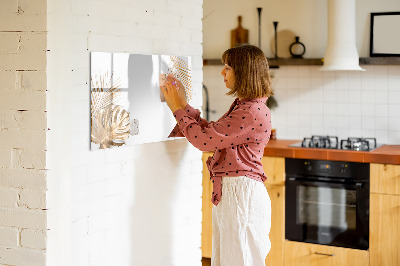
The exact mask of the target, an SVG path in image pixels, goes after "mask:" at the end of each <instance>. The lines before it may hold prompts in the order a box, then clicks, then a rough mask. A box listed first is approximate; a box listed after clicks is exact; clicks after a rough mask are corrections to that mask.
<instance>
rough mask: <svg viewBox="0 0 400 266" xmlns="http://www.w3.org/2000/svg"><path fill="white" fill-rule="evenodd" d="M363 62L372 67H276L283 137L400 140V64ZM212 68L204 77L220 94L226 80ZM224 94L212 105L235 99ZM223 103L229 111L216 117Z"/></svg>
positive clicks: (277, 124)
mask: <svg viewBox="0 0 400 266" xmlns="http://www.w3.org/2000/svg"><path fill="white" fill-rule="evenodd" d="M362 67H363V68H365V69H366V71H338V72H335V71H332V72H329V71H320V70H319V66H281V67H280V68H279V69H273V70H271V73H272V74H273V76H274V78H273V81H272V84H273V89H274V91H275V98H276V99H277V101H278V108H276V109H275V110H272V124H273V127H274V128H276V129H277V137H278V138H281V139H293V138H295V139H301V138H303V137H307V136H309V135H311V134H314V135H317V134H319V135H321V134H322V135H335V134H336V135H338V137H339V138H347V137H376V138H377V141H378V142H379V143H382V144H383V143H386V144H399V143H400V66H391V65H382V66H381V65H379V66H377V65H364V66H362ZM207 68H210V67H208V66H205V67H204V83H205V84H206V85H207V86H208V87H212V88H213V90H215V92H214V94H217V91H224V93H225V92H226V89H225V88H224V87H223V84H218V85H217V84H216V83H215V81H214V78H215V80H219V76H218V77H217V75H214V74H211V73H210V72H207ZM208 74H210V75H208ZM217 74H219V72H218V73H217ZM222 94H223V93H222ZM222 94H220V95H221V97H219V98H218V100H216V99H214V98H213V97H212V96H211V100H210V105H211V106H216V105H218V104H220V103H224V102H226V101H227V102H229V103H231V102H232V101H231V100H232V99H229V97H226V96H223V95H222ZM224 97H225V100H223V99H224ZM226 98H228V100H226ZM228 107H229V106H228ZM222 109H224V110H223V111H226V108H221V110H218V112H217V113H216V114H215V117H220V116H221V115H222V114H223V113H222ZM307 132H308V134H304V133H307Z"/></svg>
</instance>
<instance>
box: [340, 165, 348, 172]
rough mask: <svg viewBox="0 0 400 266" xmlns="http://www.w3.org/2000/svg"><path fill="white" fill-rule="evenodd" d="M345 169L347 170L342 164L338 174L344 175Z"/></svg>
mask: <svg viewBox="0 0 400 266" xmlns="http://www.w3.org/2000/svg"><path fill="white" fill-rule="evenodd" d="M346 169H347V164H342V167H341V168H340V173H341V174H344V173H346Z"/></svg>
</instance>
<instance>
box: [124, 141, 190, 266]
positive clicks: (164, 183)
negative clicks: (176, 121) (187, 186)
mask: <svg viewBox="0 0 400 266" xmlns="http://www.w3.org/2000/svg"><path fill="white" fill-rule="evenodd" d="M176 142H179V141H165V142H160V143H153V144H144V145H148V146H152V147H150V149H151V150H161V151H162V152H160V153H154V154H151V153H149V151H148V150H146V149H141V150H142V151H141V154H138V157H137V158H140V159H138V160H137V161H136V162H137V163H136V164H135V165H134V167H135V170H134V176H133V178H134V179H135V181H134V183H135V186H134V191H133V199H132V202H133V205H132V208H131V209H130V219H131V223H130V228H131V241H132V245H131V247H132V250H131V256H132V257H131V264H130V265H143V266H145V265H151V266H153V265H163V266H168V265H171V266H173V265H177V264H174V261H175V262H176V261H177V260H179V258H178V257H177V255H179V250H177V248H178V247H177V245H176V243H177V242H178V241H180V240H179V239H176V236H177V235H179V234H177V232H176V230H180V228H179V226H178V225H179V223H178V221H177V220H176V217H175V215H174V213H176V212H179V211H180V209H179V208H180V207H181V206H180V204H179V201H178V198H179V193H182V191H180V189H181V188H180V186H179V178H180V176H182V173H181V171H182V170H181V169H182V167H183V165H182V163H185V162H183V161H184V160H183V158H185V151H187V145H189V144H188V143H187V142H186V141H185V142H180V143H182V144H180V143H178V144H177V143H176ZM177 146H178V147H179V151H177ZM157 148H159V149H157ZM178 249H179V248H178ZM181 255H182V254H181Z"/></svg>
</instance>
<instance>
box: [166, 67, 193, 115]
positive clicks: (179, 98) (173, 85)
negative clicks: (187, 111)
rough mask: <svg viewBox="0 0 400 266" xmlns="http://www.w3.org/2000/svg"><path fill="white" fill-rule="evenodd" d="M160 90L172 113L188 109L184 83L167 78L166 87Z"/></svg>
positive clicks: (171, 77) (170, 77)
mask: <svg viewBox="0 0 400 266" xmlns="http://www.w3.org/2000/svg"><path fill="white" fill-rule="evenodd" d="M160 88H161V91H162V92H163V93H164V97H165V101H166V102H167V105H168V107H169V109H171V111H172V113H174V112H175V111H176V110H178V109H183V108H185V107H186V104H187V103H186V100H185V88H184V86H183V85H182V83H180V82H178V80H177V79H175V78H174V77H173V76H171V75H169V76H167V81H166V82H165V84H164V86H163V87H160Z"/></svg>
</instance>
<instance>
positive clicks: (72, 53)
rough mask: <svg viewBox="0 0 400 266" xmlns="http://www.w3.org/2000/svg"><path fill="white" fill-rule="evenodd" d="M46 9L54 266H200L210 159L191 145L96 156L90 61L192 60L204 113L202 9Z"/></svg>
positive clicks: (181, 3)
mask: <svg viewBox="0 0 400 266" xmlns="http://www.w3.org/2000/svg"><path fill="white" fill-rule="evenodd" d="M47 8H48V48H47V49H48V50H50V51H49V52H48V68H47V71H48V73H47V74H48V78H47V82H48V127H49V129H50V130H49V131H48V135H47V138H48V159H47V162H48V168H49V169H50V170H49V174H48V189H49V190H48V193H47V197H48V209H49V211H48V213H49V214H48V228H49V229H50V230H49V232H48V252H47V253H48V254H47V262H48V265H57V266H61V265H65V266H70V265H95V266H99V265H123V266H124V265H157V266H158V265H171V266H172V265H174V266H176V265H200V263H201V251H200V244H201V241H200V240H201V239H200V234H201V176H202V173H201V171H202V165H201V152H199V151H197V150H196V149H194V148H193V147H191V146H190V145H189V144H188V142H187V141H186V140H170V141H166V142H160V143H152V144H144V145H135V146H131V147H121V148H116V149H108V150H98V151H90V149H89V144H90V139H89V137H90V120H89V119H90V99H89V96H90V94H89V73H90V72H89V67H90V65H89V53H90V52H92V51H100V52H126V53H133V54H170V55H187V56H192V58H193V85H194V94H195V96H194V98H197V99H198V100H197V101H196V102H193V105H194V106H200V105H201V102H202V101H201V83H202V45H201V40H202V32H201V31H202V23H201V18H202V1H201V0H190V1H185V0H151V1H147V0H146V1H145V0H140V1H133V0H94V1H92V0H91V1H89V0H79V1H78V0H68V1H65V0H62V1H61V0H59V1H49V2H48V7H47ZM59 243H63V244H62V245H59Z"/></svg>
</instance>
